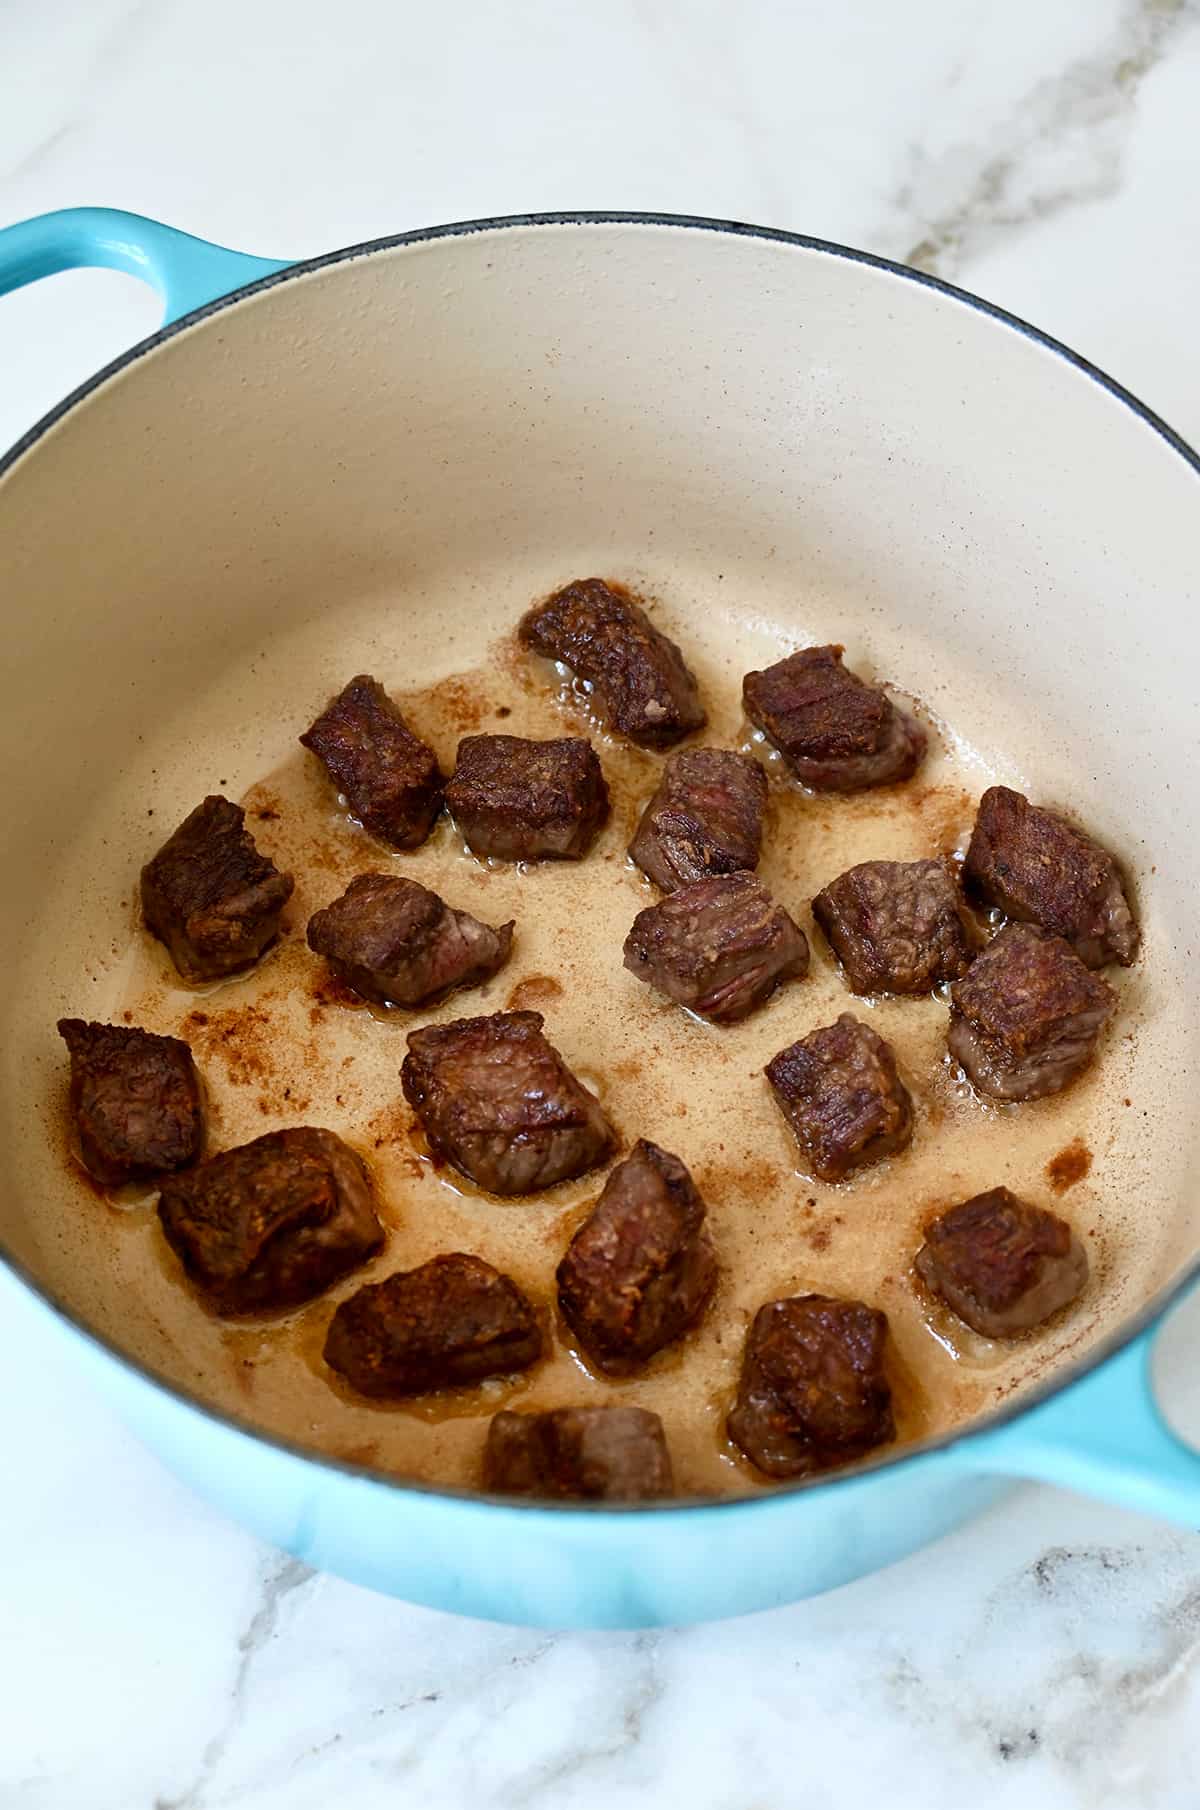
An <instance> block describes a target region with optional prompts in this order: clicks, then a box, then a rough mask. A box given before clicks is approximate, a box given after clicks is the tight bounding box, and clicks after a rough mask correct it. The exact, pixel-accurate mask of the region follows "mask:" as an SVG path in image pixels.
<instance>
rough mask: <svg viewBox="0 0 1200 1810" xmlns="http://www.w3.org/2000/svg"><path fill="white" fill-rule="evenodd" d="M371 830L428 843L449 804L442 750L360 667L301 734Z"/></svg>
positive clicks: (396, 842) (386, 837)
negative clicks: (439, 760) (412, 725)
mask: <svg viewBox="0 0 1200 1810" xmlns="http://www.w3.org/2000/svg"><path fill="white" fill-rule="evenodd" d="M300 740H301V742H302V743H303V744H304V746H305V747H306V748H311V749H312V751H313V753H314V754H315V755H316V757H317V759H318V760H319V761H320V762H321V763H322V765H323V766H324V767H325V769H326V771H327V772H328V774H329V777H330V778H331V779H332V781H333V783H334V785H335V786H336V787H337V788H338V790H339V792H343V793H344V794H345V796H346V799H347V801H348V803H349V805H350V809H351V811H352V812H353V814H354V816H355V817H357V818H358V821H359V822H360V823H361V824H362V826H363V828H364V829H365V830H370V832H371V834H372V836H377V837H378V838H379V840H380V841H381V842H387V843H389V844H390V845H391V847H392V848H416V847H417V846H418V844H419V843H422V842H424V840H425V838H426V836H428V834H429V832H430V830H431V829H432V828H433V825H434V821H435V819H436V818H437V815H438V812H439V811H440V810H441V808H442V785H443V780H442V775H441V773H440V772H439V770H438V764H437V756H436V755H435V754H434V752H433V749H432V748H429V747H427V746H426V744H425V743H424V742H423V741H422V740H421V739H420V737H419V736H416V735H414V734H413V732H412V730H411V729H410V728H409V726H408V724H407V723H406V722H405V720H404V718H403V716H402V715H401V714H400V711H399V710H398V709H397V708H396V706H395V704H393V702H392V700H391V698H389V696H388V694H387V692H386V691H385V690H384V689H383V686H382V685H381V684H380V683H379V680H378V679H372V678H371V677H370V675H369V674H367V673H360V674H359V676H358V677H357V678H356V679H351V681H350V683H349V685H347V687H346V689H345V690H344V691H343V692H341V693H339V695H338V696H337V697H336V698H334V699H333V701H332V703H330V704H329V705H328V706H327V707H326V709H325V710H323V711H322V712H321V715H320V716H319V717H318V718H317V720H316V722H315V723H314V724H313V726H312V728H311V729H308V730H306V731H305V733H304V734H303V735H302V736H301V737H300Z"/></svg>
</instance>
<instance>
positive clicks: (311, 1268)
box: [158, 1125, 383, 1314]
mask: <svg viewBox="0 0 1200 1810" xmlns="http://www.w3.org/2000/svg"><path fill="white" fill-rule="evenodd" d="M158 1215H159V1218H160V1219H161V1220H162V1227H163V1231H164V1232H165V1233H166V1235H167V1242H168V1243H169V1244H170V1246H171V1248H172V1249H173V1250H174V1252H175V1253H176V1255H177V1256H178V1258H179V1260H180V1262H181V1263H182V1264H183V1267H184V1269H185V1270H186V1271H187V1273H188V1275H189V1276H190V1277H191V1279H192V1281H193V1282H194V1283H195V1284H196V1286H197V1287H198V1288H200V1289H202V1290H203V1291H204V1293H205V1294H206V1295H207V1296H208V1297H209V1299H210V1301H211V1302H212V1305H213V1307H214V1308H215V1309H216V1311H217V1312H218V1313H221V1314H242V1313H258V1312H262V1311H265V1310H268V1309H272V1308H281V1307H296V1306H298V1305H299V1303H300V1302H302V1301H310V1300H311V1299H312V1298H313V1296H314V1295H319V1294H320V1293H321V1291H322V1290H323V1289H326V1288H328V1287H329V1286H330V1285H331V1284H332V1283H334V1282H337V1281H339V1280H340V1279H341V1277H343V1276H345V1275H347V1274H348V1273H349V1272H350V1271H351V1270H353V1269H357V1268H358V1266H359V1264H360V1263H365V1262H366V1260H367V1258H368V1257H372V1256H374V1254H375V1252H376V1251H377V1250H378V1249H379V1247H380V1246H381V1245H382V1243H383V1232H382V1231H381V1229H380V1225H379V1221H378V1219H377V1218H376V1217H375V1204H374V1200H373V1197H372V1193H371V1181H370V1177H369V1175H368V1173H367V1167H366V1164H365V1163H364V1162H363V1160H362V1158H361V1157H360V1156H358V1155H357V1154H356V1153H355V1152H354V1151H353V1150H351V1149H350V1147H349V1145H348V1144H343V1142H342V1140H341V1138H339V1137H335V1135H334V1133H333V1132H332V1131H322V1130H319V1129H317V1128H316V1127H313V1126H308V1125H304V1126H295V1127H292V1128H290V1129H289V1130H287V1131H269V1132H267V1134H266V1136H265V1137H261V1138H255V1139H254V1141H253V1143H251V1144H242V1145H239V1147H238V1148H237V1149H236V1150H225V1151H222V1153H221V1155H220V1156H213V1157H210V1158H209V1160H208V1161H207V1162H206V1163H201V1164H200V1166H199V1168H198V1169H192V1170H190V1171H189V1172H188V1173H187V1174H186V1175H180V1176H177V1177H176V1178H175V1179H174V1180H172V1181H169V1182H167V1183H165V1184H164V1186H163V1191H162V1195H161V1197H160V1199H159V1203H158Z"/></svg>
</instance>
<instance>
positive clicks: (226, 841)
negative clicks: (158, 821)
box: [142, 796, 294, 981]
mask: <svg viewBox="0 0 1200 1810" xmlns="http://www.w3.org/2000/svg"><path fill="white" fill-rule="evenodd" d="M245 817H246V813H245V811H243V809H242V807H241V805H240V804H231V803H230V802H229V800H228V798H221V797H220V796H213V797H211V798H206V799H205V800H204V803H203V804H199V805H197V806H196V809H195V810H194V811H193V812H192V814H191V816H190V817H185V818H184V820H183V822H182V823H181V824H180V826H179V828H178V829H177V830H176V831H175V834H174V835H173V836H172V837H171V839H170V841H169V842H165V843H164V844H163V846H162V848H160V849H159V851H158V853H157V855H155V857H154V859H153V861H150V862H148V863H147V864H146V866H145V867H144V868H143V869H142V913H143V915H144V917H145V920H146V928H147V929H148V930H151V931H153V933H154V935H155V936H156V937H158V938H159V940H160V941H161V942H164V943H165V944H166V945H167V948H168V949H169V950H170V952H171V959H172V961H173V962H174V963H175V966H176V967H177V968H178V970H179V972H180V974H182V976H183V978H184V980H192V981H199V980H218V979H219V978H220V977H221V976H222V975H224V974H234V973H236V972H237V970H238V969H239V968H248V967H249V966H250V963H251V962H253V961H257V959H258V957H259V956H260V955H261V954H262V952H263V950H264V949H265V948H266V946H267V944H268V943H270V942H273V941H274V939H275V938H276V937H277V936H278V934H279V914H280V912H281V911H282V910H283V908H284V906H285V905H286V904H287V902H288V900H289V899H290V898H291V896H292V888H293V886H294V881H293V880H292V876H291V874H281V873H280V871H279V869H278V868H277V867H276V865H275V863H274V862H273V861H268V859H267V857H266V856H265V855H261V854H260V853H259V851H258V849H257V848H256V847H255V846H254V838H253V837H252V836H251V835H250V832H249V831H248V830H247V829H246V827H245Z"/></svg>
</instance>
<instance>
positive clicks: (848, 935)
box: [813, 861, 974, 993]
mask: <svg viewBox="0 0 1200 1810" xmlns="http://www.w3.org/2000/svg"><path fill="white" fill-rule="evenodd" d="M813 916H814V917H815V918H816V920H817V923H818V924H819V925H820V926H821V929H822V930H823V931H824V932H825V935H826V936H827V937H828V938H829V942H830V945H831V947H832V949H833V952H834V954H835V955H836V956H837V958H838V960H839V961H840V962H841V964H842V968H843V970H844V972H845V975H846V980H847V982H848V984H849V986H850V988H851V990H852V992H855V993H928V992H929V991H930V990H931V988H933V987H936V986H939V985H940V984H941V982H942V981H946V980H957V979H958V976H959V975H960V974H965V973H966V971H967V968H968V966H969V965H970V961H971V956H972V954H973V953H974V951H973V949H972V946H971V940H970V938H969V936H968V933H967V925H966V920H965V917H964V914H963V909H962V901H961V899H960V898H959V892H958V883H957V881H956V879H955V877H954V873H953V870H952V868H951V866H950V863H949V862H947V861H863V862H860V864H859V865H858V866H857V867H850V868H847V869H846V872H845V873H844V874H839V875H838V877H837V879H836V880H832V881H831V882H830V884H829V885H828V886H827V887H826V888H825V889H824V891H823V892H819V893H818V894H817V896H816V898H815V899H814V900H813Z"/></svg>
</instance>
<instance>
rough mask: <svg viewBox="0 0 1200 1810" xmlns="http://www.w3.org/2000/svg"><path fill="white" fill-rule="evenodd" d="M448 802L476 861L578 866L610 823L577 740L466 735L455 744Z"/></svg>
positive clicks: (599, 782) (600, 785) (594, 764)
mask: <svg viewBox="0 0 1200 1810" xmlns="http://www.w3.org/2000/svg"><path fill="white" fill-rule="evenodd" d="M446 803H447V805H448V806H449V808H450V812H451V814H452V816H453V818H454V821H455V823H456V824H457V825H458V827H459V829H460V830H461V831H462V833H463V838H464V840H465V841H466V843H467V846H468V847H469V848H470V849H471V850H472V851H473V852H474V853H475V854H477V855H494V856H495V857H496V859H497V860H500V861H549V860H559V861H578V860H580V858H581V857H582V856H583V855H585V854H586V853H587V851H588V849H589V848H590V847H591V845H592V841H593V839H594V838H595V835H596V832H597V830H598V829H599V828H600V826H601V824H602V823H603V822H604V820H605V818H606V817H607V816H608V787H607V785H606V784H605V783H604V773H603V771H602V769H601V766H600V762H599V759H598V758H597V755H596V750H595V749H594V748H593V747H592V744H591V742H589V741H586V740H585V739H584V738H583V737H582V736H576V735H564V736H559V737H558V738H556V739H555V740H553V741H547V742H536V741H527V740H526V739H525V738H524V737H523V736H519V735H468V736H465V737H464V738H463V740H462V741H461V742H460V743H459V744H458V764H457V766H456V767H455V769H454V776H453V778H452V779H451V781H450V783H449V785H448V786H447V787H446Z"/></svg>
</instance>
